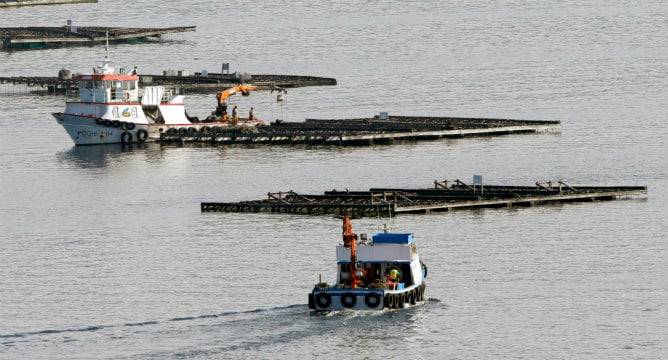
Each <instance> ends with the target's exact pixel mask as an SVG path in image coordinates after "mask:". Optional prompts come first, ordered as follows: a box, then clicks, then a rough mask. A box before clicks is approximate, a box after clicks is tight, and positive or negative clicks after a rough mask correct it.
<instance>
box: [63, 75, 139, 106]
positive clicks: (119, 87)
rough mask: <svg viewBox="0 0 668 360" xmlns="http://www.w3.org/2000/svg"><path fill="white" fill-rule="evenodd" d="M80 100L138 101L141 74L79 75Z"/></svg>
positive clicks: (101, 101)
mask: <svg viewBox="0 0 668 360" xmlns="http://www.w3.org/2000/svg"><path fill="white" fill-rule="evenodd" d="M76 79H77V80H78V82H79V100H80V101H82V102H96V103H124V102H136V101H138V99H139V87H138V84H139V76H137V75H119V74H92V75H78V76H77V77H76Z"/></svg>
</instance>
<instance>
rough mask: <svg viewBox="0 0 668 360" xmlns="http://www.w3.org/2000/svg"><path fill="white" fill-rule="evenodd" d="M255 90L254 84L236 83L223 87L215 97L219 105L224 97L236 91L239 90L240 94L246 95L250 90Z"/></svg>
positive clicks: (223, 100)
mask: <svg viewBox="0 0 668 360" xmlns="http://www.w3.org/2000/svg"><path fill="white" fill-rule="evenodd" d="M255 90H257V86H255V85H237V86H235V87H231V88H229V89H225V90H223V91H221V92H219V93H218V94H216V98H217V99H218V105H221V104H222V103H224V102H225V99H227V98H228V97H230V96H232V95H234V94H236V93H237V92H240V93H241V95H243V96H248V95H249V93H250V92H251V91H255Z"/></svg>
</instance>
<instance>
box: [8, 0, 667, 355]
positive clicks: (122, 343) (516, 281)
mask: <svg viewBox="0 0 668 360" xmlns="http://www.w3.org/2000/svg"><path fill="white" fill-rule="evenodd" d="M67 19H72V20H73V22H74V23H75V24H77V25H81V26H83V25H104V26H190V25H195V26H197V31H196V32H194V33H185V34H177V35H172V36H171V39H172V40H174V41H173V42H169V43H149V44H139V45H136V44H135V45H114V46H111V48H110V50H111V54H112V57H113V58H114V59H115V60H116V62H117V63H118V64H121V65H127V66H131V65H136V66H138V67H139V70H140V72H144V73H148V74H157V73H161V72H162V71H163V70H167V69H174V70H180V69H186V70H190V71H201V70H203V69H207V70H209V71H211V72H218V71H219V69H220V67H221V63H223V62H229V63H230V64H231V65H230V67H231V69H232V71H235V70H239V71H241V72H248V73H251V74H253V73H255V74H262V73H264V74H267V73H268V74H296V75H314V76H326V77H335V78H336V79H337V80H338V85H337V86H334V87H315V88H301V89H291V90H290V91H289V94H288V102H287V105H285V106H284V107H283V108H279V107H277V105H276V104H275V103H274V102H272V99H273V96H275V94H274V95H271V94H266V93H260V92H259V93H256V94H252V95H251V96H250V97H248V98H240V97H239V98H234V99H233V100H234V101H235V102H236V104H238V105H239V107H240V108H241V109H247V108H248V107H250V106H254V107H255V110H256V111H255V112H256V115H258V116H259V117H260V118H264V119H267V120H271V119H275V118H277V117H279V116H281V117H284V118H286V120H289V121H301V120H303V119H304V118H346V117H365V116H372V115H374V114H377V113H378V112H380V111H388V112H389V113H390V114H396V115H453V116H480V117H508V118H520V119H559V120H561V121H562V124H563V125H562V131H561V133H559V134H538V135H513V136H505V137H494V138H471V139H461V140H442V141H433V142H420V143H404V144H399V145H393V146H373V147H359V148H339V147H320V146H313V147H303V146H296V147H289V146H233V147H222V146H221V147H196V146H183V147H178V146H160V145H158V144H151V145H147V146H144V147H137V146H135V147H134V148H123V147H121V146H103V147H102V146H93V147H74V146H73V145H72V143H71V140H70V139H69V137H68V136H67V135H66V134H65V132H64V131H63V130H62V129H61V128H60V126H58V125H57V124H56V122H55V121H54V120H53V118H52V117H51V116H50V113H51V112H54V111H60V110H62V109H63V106H64V103H63V99H62V98H59V97H52V96H43V97H40V96H28V95H8V94H6V93H5V94H2V95H0V108H1V109H2V110H1V111H0V126H2V128H1V130H0V169H2V171H1V172H0V199H1V201H0V249H1V251H0V358H7V359H26V358H67V359H72V358H79V359H89V358H114V359H118V358H160V359H163V358H198V359H199V358H201V359H207V358H211V359H214V358H215V359H219V358H267V359H272V358H297V357H302V358H303V357H306V358H311V357H322V358H353V359H359V358H414V359H441V358H452V359H468V358H479V359H492V358H494V359H496V358H527V359H535V358H555V359H563V358H601V359H610V358H639V359H658V358H665V357H666V354H668V345H667V344H668V341H667V340H668V326H667V325H666V324H668V319H667V316H666V303H667V300H668V297H667V289H668V281H667V280H666V279H668V271H667V270H668V266H667V263H666V259H667V258H668V256H667V255H668V254H666V238H667V236H666V217H667V216H666V214H668V208H667V205H666V203H667V201H668V194H667V192H666V188H667V187H668V161H667V159H666V149H667V144H668V126H667V124H666V122H667V121H668V110H667V109H668V77H667V76H666V74H667V73H668V60H667V59H668V38H667V37H666V33H668V11H666V7H665V3H664V2H663V1H644V2H640V3H637V2H620V3H618V4H616V5H610V4H609V2H607V1H586V2H582V1H562V2H558V3H554V2H525V1H504V2H491V1H489V2H486V1H482V2H474V3H469V2H452V1H421V2H415V1H385V2H375V1H371V2H359V1H335V2H327V3H322V4H320V3H318V4H313V3H311V2H269V3H262V2H259V3H253V4H251V3H248V2H245V1H228V2H223V3H220V2H219V3H215V2H203V1H194V0H185V1H182V2H180V3H179V4H178V5H174V4H166V3H165V4H163V3H156V2H149V1H132V2H130V1H122V2H121V1H115V2H111V1H100V2H99V3H98V4H82V5H71V6H70V5H67V6H44V7H25V8H18V9H2V10H0V24H1V25H0V26H55V25H61V24H65V22H66V20H67ZM101 56H102V49H99V48H97V47H81V48H67V49H54V50H41V51H12V52H7V51H4V52H0V76H19V75H26V76H27V75H45V76H54V75H56V74H57V72H58V70H59V69H62V68H67V69H70V70H72V71H73V72H76V71H90V70H89V69H91V67H92V66H93V65H94V64H95V63H96V62H97V61H98V60H99V59H100V58H101ZM3 89H4V88H3ZM186 103H187V105H188V107H189V113H190V114H191V115H206V114H207V113H208V112H210V111H211V110H213V107H214V105H215V99H214V97H213V95H193V96H190V97H188V98H187V100H186ZM473 174H482V175H483V176H484V180H485V182H487V183H493V184H510V185H531V184H533V183H534V182H535V181H539V180H540V181H542V180H558V179H563V180H565V181H566V182H567V183H568V184H570V185H573V186H577V185H647V186H648V187H649V193H648V195H647V196H643V197H639V198H632V199H623V200H618V201H612V202H595V203H583V204H567V205H551V206H544V207H533V208H522V209H501V210H480V211H456V212H451V213H440V214H431V215H410V216H400V217H397V218H394V219H391V220H377V219H359V220H354V221H353V228H354V229H355V230H356V232H358V233H362V232H371V233H372V232H375V231H376V230H377V229H378V228H379V226H382V224H383V223H385V222H387V223H389V225H390V226H391V227H392V228H393V229H394V230H397V231H402V232H413V233H414V234H415V237H416V241H417V245H418V249H419V251H420V252H421V254H422V256H423V258H424V259H425V261H426V262H427V264H428V265H429V278H428V279H427V280H428V288H427V296H428V297H429V301H428V302H427V303H426V304H425V305H424V306H421V307H417V308H412V309H408V310H405V311H395V312H390V313H383V314H378V315H353V314H338V315H330V316H318V315H313V314H311V313H310V312H309V310H308V309H307V306H306V300H307V294H308V292H309V291H310V290H311V288H312V286H313V284H314V283H316V282H317V280H318V275H320V274H322V276H323V279H325V280H326V281H330V282H331V281H333V280H334V273H333V271H334V269H335V264H334V262H335V254H334V247H335V245H336V244H338V243H339V241H340V238H339V237H340V220H339V219H335V218H329V217H304V216H287V215H272V214H222V213H214V214H209V213H206V214H203V213H200V210H199V204H200V202H201V201H236V200H250V199H258V198H262V197H264V196H265V195H264V194H266V193H267V192H269V191H287V190H294V191H297V192H301V193H320V192H322V191H324V190H329V189H344V188H348V189H351V190H367V189H369V188H371V187H378V186H404V187H429V186H431V184H433V181H434V180H436V179H454V178H460V179H463V180H465V181H470V179H471V177H472V175H473Z"/></svg>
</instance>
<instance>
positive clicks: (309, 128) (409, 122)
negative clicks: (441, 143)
mask: <svg viewBox="0 0 668 360" xmlns="http://www.w3.org/2000/svg"><path fill="white" fill-rule="evenodd" d="M560 126H561V122H560V121H559V120H514V119H489V118H462V117H431V116H388V117H387V119H386V120H381V119H380V118H379V117H378V116H376V117H373V118H363V119H344V120H320V119H306V120H305V121H304V122H279V121H277V122H274V123H271V124H270V125H267V126H259V127H254V128H248V127H230V128H222V127H219V128H207V127H204V128H202V129H201V131H200V132H197V131H187V130H188V129H183V131H182V132H177V131H176V129H172V130H171V131H169V132H167V133H163V134H161V136H160V141H161V142H162V143H164V144H170V143H177V144H182V143H208V144H214V145H215V144H288V145H295V144H309V145H355V146H360V145H361V146H364V145H374V144H392V143H394V142H397V141H417V140H436V139H441V138H461V137H468V136H494V135H506V134H518V133H537V132H558V131H560Z"/></svg>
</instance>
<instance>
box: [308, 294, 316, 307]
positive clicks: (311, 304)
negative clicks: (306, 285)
mask: <svg viewBox="0 0 668 360" xmlns="http://www.w3.org/2000/svg"><path fill="white" fill-rule="evenodd" d="M308 308H309V309H315V296H313V293H309V294H308Z"/></svg>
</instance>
